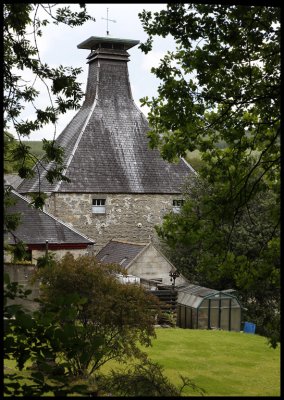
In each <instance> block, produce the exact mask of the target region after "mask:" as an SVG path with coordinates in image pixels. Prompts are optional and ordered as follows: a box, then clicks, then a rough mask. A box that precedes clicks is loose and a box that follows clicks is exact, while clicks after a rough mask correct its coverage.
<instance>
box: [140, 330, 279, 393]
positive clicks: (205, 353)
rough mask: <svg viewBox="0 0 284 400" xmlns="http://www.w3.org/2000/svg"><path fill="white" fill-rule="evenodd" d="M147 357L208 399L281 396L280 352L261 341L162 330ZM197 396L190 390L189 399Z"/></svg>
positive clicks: (237, 335)
mask: <svg viewBox="0 0 284 400" xmlns="http://www.w3.org/2000/svg"><path fill="white" fill-rule="evenodd" d="M156 332H157V339H155V340H153V346H152V348H150V349H149V350H148V351H147V352H148V354H149V356H150V358H151V359H152V360H154V361H158V362H159V363H160V364H161V365H162V366H163V367H164V368H165V373H166V375H167V376H168V378H169V379H170V380H171V381H172V382H175V383H177V382H178V381H179V378H178V375H179V374H181V375H185V376H188V377H189V378H190V379H192V380H193V381H194V383H195V384H196V385H198V386H200V387H202V388H203V389H205V390H206V393H205V396H280V349H279V348H277V349H276V350H275V349H272V348H270V347H269V346H268V345H267V340H266V339H265V338H263V337H261V336H259V335H252V334H246V333H239V332H226V331H210V330H191V329H181V328H168V329H163V328H159V329H157V330H156ZM190 394H193V392H192V390H189V389H188V390H187V389H185V391H184V395H190Z"/></svg>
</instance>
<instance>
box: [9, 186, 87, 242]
mask: <svg viewBox="0 0 284 400" xmlns="http://www.w3.org/2000/svg"><path fill="white" fill-rule="evenodd" d="M11 196H12V198H14V199H15V200H16V204H15V205H13V206H11V207H9V208H8V209H7V212H8V213H21V223H20V224H19V226H18V227H17V229H16V230H15V231H14V232H13V233H14V234H15V235H16V237H17V238H18V239H20V240H22V241H23V242H24V243H26V244H45V242H46V240H48V243H49V244H63V243H64V244H67V243H69V244H75V243H76V244H86V245H92V244H94V243H95V242H94V241H92V240H90V239H88V238H87V237H86V236H85V235H82V234H81V233H79V232H77V231H76V230H75V229H73V228H70V227H68V226H67V225H66V224H65V223H64V222H62V221H60V220H59V219H57V218H55V217H54V216H52V215H51V214H49V213H47V212H45V211H41V210H39V209H37V208H34V207H32V206H30V201H29V200H28V199H26V198H25V197H23V196H21V195H20V194H19V193H17V192H15V191H14V190H12V191H11ZM5 240H7V241H8V243H10V244H14V243H15V241H14V238H13V236H12V235H11V234H10V233H5Z"/></svg>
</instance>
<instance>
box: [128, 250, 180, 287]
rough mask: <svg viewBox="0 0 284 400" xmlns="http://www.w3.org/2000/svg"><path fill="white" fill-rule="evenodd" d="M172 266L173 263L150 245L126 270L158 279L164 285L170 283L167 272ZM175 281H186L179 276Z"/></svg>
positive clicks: (145, 277) (177, 282) (143, 276)
mask: <svg viewBox="0 0 284 400" xmlns="http://www.w3.org/2000/svg"><path fill="white" fill-rule="evenodd" d="M173 268H174V267H173V265H172V264H171V263H170V262H169V261H168V260H167V259H166V258H165V257H164V256H163V255H162V254H161V253H160V252H159V251H158V250H157V249H156V248H155V247H154V246H153V245H150V246H148V247H147V248H146V250H145V251H144V252H143V253H142V254H141V256H139V257H138V258H137V259H136V260H135V261H134V262H133V264H131V265H130V267H129V268H128V269H127V272H128V273H129V274H132V275H135V276H139V277H140V278H144V279H153V280H156V279H158V280H161V283H163V284H164V285H171V284H172V282H171V280H170V275H169V273H170V271H171V270H172V269H173ZM175 283H176V284H182V283H186V280H185V279H184V278H183V277H182V276H180V277H178V278H177V279H176V281H175Z"/></svg>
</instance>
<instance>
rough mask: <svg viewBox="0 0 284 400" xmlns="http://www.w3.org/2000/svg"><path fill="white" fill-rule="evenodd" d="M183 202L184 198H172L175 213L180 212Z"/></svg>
mask: <svg viewBox="0 0 284 400" xmlns="http://www.w3.org/2000/svg"><path fill="white" fill-rule="evenodd" d="M183 203H184V200H182V199H174V200H173V212H174V213H175V214H178V213H180V209H181V207H182V205H183Z"/></svg>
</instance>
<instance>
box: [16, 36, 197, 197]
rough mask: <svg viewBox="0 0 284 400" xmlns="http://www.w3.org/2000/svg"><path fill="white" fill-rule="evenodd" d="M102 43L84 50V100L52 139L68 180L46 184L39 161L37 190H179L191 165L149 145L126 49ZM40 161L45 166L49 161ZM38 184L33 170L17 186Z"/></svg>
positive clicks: (29, 188)
mask: <svg viewBox="0 0 284 400" xmlns="http://www.w3.org/2000/svg"><path fill="white" fill-rule="evenodd" d="M95 39H96V42H99V41H100V38H95ZM95 39H94V38H92V40H95ZM108 39H109V38H108ZM88 40H89V39H88ZM115 40H117V39H113V41H114V42H115ZM83 43H84V42H83ZM81 45H82V44H81ZM103 45H104V41H101V47H100V48H99V49H97V50H95V51H93V52H92V53H91V54H90V56H89V76H88V83H87V90H86V97H85V102H84V104H83V106H82V108H81V109H80V110H79V112H78V113H77V115H76V116H75V117H74V118H73V119H72V121H71V122H70V123H69V124H68V126H67V127H66V128H65V129H64V131H63V132H62V133H61V135H60V136H59V137H58V139H57V143H58V144H59V145H61V146H62V147H63V148H64V150H65V166H66V176H67V177H69V178H70V179H71V183H68V182H65V181H62V182H60V183H54V184H49V183H48V182H47V180H46V179H45V175H46V170H45V169H44V168H43V167H39V170H40V177H41V190H42V191H44V192H77V193H78V192H81V193H82V192H85V193H90V192H91V193H163V194H178V193H181V192H182V186H183V183H184V180H185V178H186V177H188V176H190V175H193V174H194V173H195V171H194V170H193V169H192V168H191V167H190V166H189V165H188V164H187V163H186V162H185V161H184V160H182V159H181V160H179V162H178V163H168V162H166V161H164V160H163V159H162V158H161V156H160V154H159V152H158V150H156V149H155V150H151V149H150V148H149V146H148V143H149V140H148V137H147V132H148V130H149V126H148V122H147V120H146V118H145V116H144V115H143V114H142V113H141V111H140V110H139V109H138V108H137V106H136V105H135V103H134V101H133V98H132V94H131V88H130V83H129V77H128V69H127V59H128V53H127V52H126V51H125V50H119V49H118V50H117V49H116V50H114V49H113V50H112V49H110V48H107V49H104V48H102V47H103ZM117 57H118V59H117ZM141 79H143V77H141ZM44 167H45V168H46V169H47V170H48V169H50V168H51V167H52V164H48V165H45V166H44ZM36 175H37V174H36ZM38 185H39V184H38V178H37V176H36V177H34V178H32V179H26V180H25V181H24V182H23V183H22V184H21V185H20V186H19V188H18V191H19V192H20V193H27V192H36V191H37V190H38Z"/></svg>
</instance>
